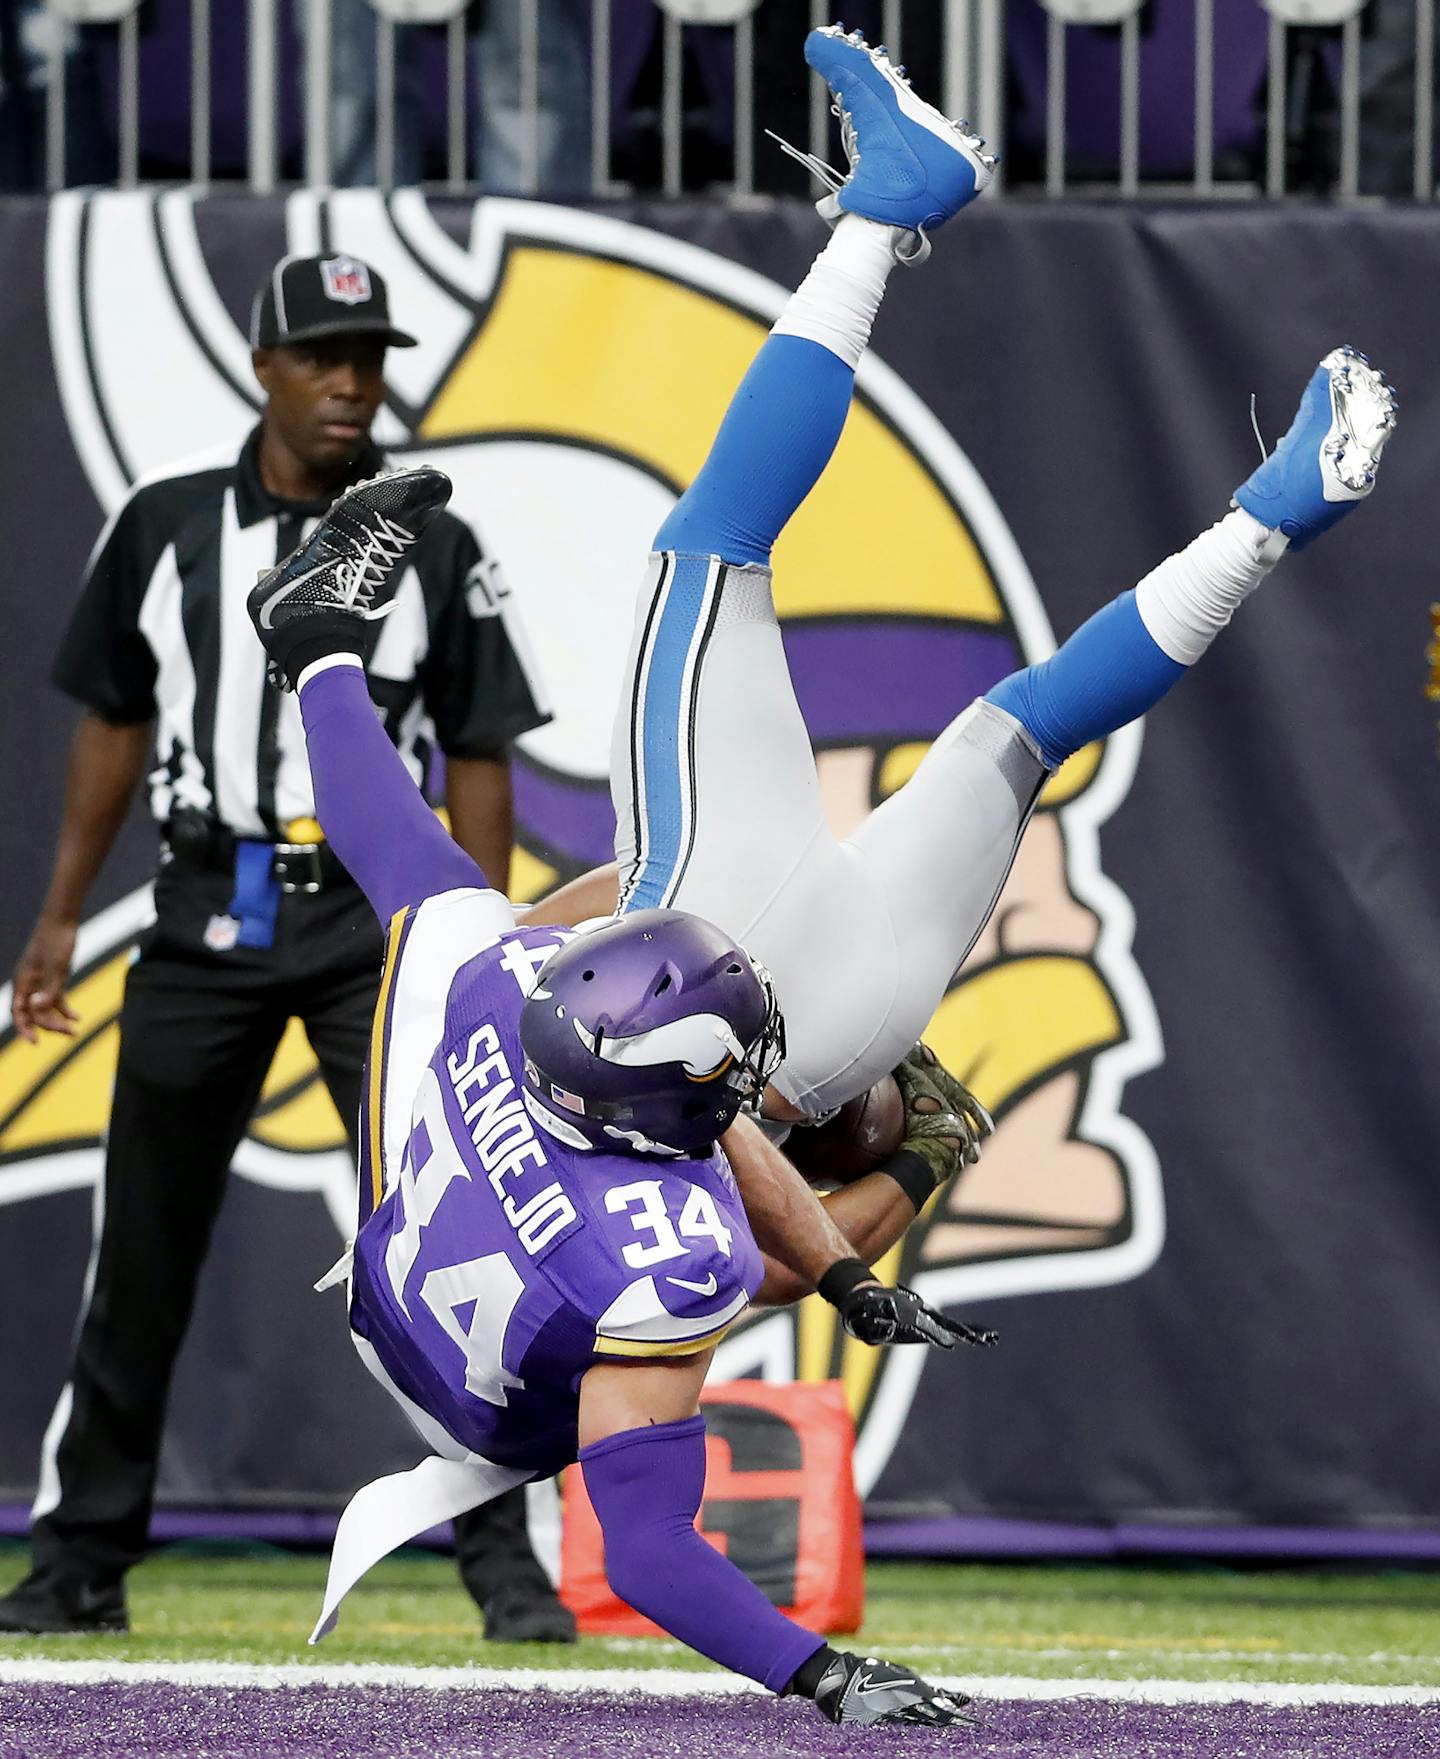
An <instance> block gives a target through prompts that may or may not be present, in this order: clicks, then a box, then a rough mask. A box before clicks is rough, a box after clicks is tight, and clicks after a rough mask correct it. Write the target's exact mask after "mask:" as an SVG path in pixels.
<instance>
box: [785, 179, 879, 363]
mask: <svg viewBox="0 0 1440 1759" xmlns="http://www.w3.org/2000/svg"><path fill="white" fill-rule="evenodd" d="M890 234H891V228H890V227H889V226H882V225H881V224H880V223H879V222H878V221H876V220H866V219H864V218H863V217H862V216H861V215H859V214H846V215H845V216H844V218H843V219H842V220H841V221H840V223H839V225H838V226H836V228H835V230H834V232H833V233H832V234H831V235H830V242H829V243H828V244H827V245H826V246H825V248H824V250H822V251H821V252H820V255H819V256H818V257H816V259H815V263H814V266H813V268H812V269H811V270H810V273H809V274H808V275H807V276H806V277H805V279H804V280H803V281H802V282H801V283H800V285H799V287H797V288H796V290H795V292H794V293H792V294H791V296H790V298H789V300H788V301H787V303H786V306H785V309H784V311H783V312H781V314H780V318H779V321H778V322H777V323H776V325H775V330H774V334H775V335H777V336H801V337H804V338H805V339H806V340H807V341H809V342H818V343H819V344H820V346H821V347H822V348H828V349H829V351H830V352H831V354H834V355H837V356H838V357H839V358H840V359H841V360H843V361H844V362H845V364H846V365H847V366H850V367H854V366H856V365H858V364H859V361H860V356H861V355H862V354H863V353H864V352H865V348H866V344H867V343H868V342H869V340H870V329H871V326H872V325H873V324H874V322H875V314H876V312H878V311H879V309H880V301H881V300H882V299H883V298H884V296H885V283H886V281H888V280H889V278H890V271H891V269H893V268H894V266H895V261H894V258H893V256H892V255H891V251H890Z"/></svg>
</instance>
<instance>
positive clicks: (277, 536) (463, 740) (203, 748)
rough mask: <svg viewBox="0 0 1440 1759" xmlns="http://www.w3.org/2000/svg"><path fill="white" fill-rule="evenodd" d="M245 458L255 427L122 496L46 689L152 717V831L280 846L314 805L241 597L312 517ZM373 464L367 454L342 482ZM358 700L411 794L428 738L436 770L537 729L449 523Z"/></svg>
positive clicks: (511, 648)
mask: <svg viewBox="0 0 1440 1759" xmlns="http://www.w3.org/2000/svg"><path fill="white" fill-rule="evenodd" d="M258 452H259V430H258V429H257V430H256V431H255V432H254V433H252V434H251V436H250V438H249V439H248V440H247V441H246V442H245V445H244V447H243V448H242V450H241V452H240V455H239V457H238V458H236V457H235V455H234V454H233V452H232V453H230V454H229V455H228V456H226V455H220V456H215V455H210V456H207V457H203V458H198V459H190V460H187V461H186V462H184V463H181V464H177V465H174V466H172V467H171V468H169V469H168V470H164V471H160V472H157V473H155V474H154V475H152V476H150V477H147V478H145V479H143V480H142V481H141V482H139V483H138V484H137V485H136V486H135V488H134V489H132V490H131V492H130V496H129V498H128V499H127V500H126V501H125V503H124V505H123V506H122V507H121V508H120V509H119V511H118V512H117V513H116V514H115V515H114V516H113V517H112V518H111V519H110V521H109V523H108V524H107V525H106V527H105V529H104V531H103V532H102V533H101V535H100V540H99V542H98V543H97V545H96V547H95V551H94V553H93V555H92V556H91V558H90V564H89V567H88V569H87V570H86V576H85V584H84V588H83V590H82V592H81V595H80V602H79V604H78V605H77V607H76V610H75V614H74V616H73V618H72V620H71V623H70V627H69V630H68V631H67V633H66V635H65V639H64V641H63V642H62V643H61V647H60V653H59V657H58V658H57V660H56V662H55V667H54V671H53V673H52V677H53V679H54V682H55V683H56V684H58V685H59V687H60V688H61V689H62V690H63V691H65V692H66V693H67V694H68V695H70V696H73V697H75V698H77V699H78V700H79V701H80V702H82V703H84V704H85V706H86V707H87V708H90V709H92V710H93V711H94V712H95V713H96V714H97V715H99V716H101V717H102V718H103V719H104V720H107V721H111V722H115V723H122V724H123V723H129V724H134V723H136V722H140V721H148V720H150V719H151V718H152V717H154V718H155V721H156V759H157V763H156V768H155V769H154V771H153V772H152V774H151V777H150V804H151V808H152V810H153V812H154V814H155V817H156V818H157V819H159V820H160V821H161V822H162V823H164V822H165V821H166V820H168V819H169V818H170V816H171V814H172V813H174V812H177V811H181V810H184V809H189V810H191V811H195V812H202V813H205V814H206V815H207V816H209V817H211V818H214V819H217V820H218V821H219V822H220V823H221V824H224V825H227V826H228V827H229V828H230V829H231V830H232V831H234V832H235V833H236V834H237V835H239V836H242V837H269V838H273V839H280V838H282V837H283V834H284V828H285V826H286V825H288V824H289V823H290V822H291V821H292V820H295V819H304V818H312V817H313V816H314V812H315V797H314V793H313V791H312V789H311V785H310V766H309V763H308V762H307V760H306V756H305V739H304V733H303V730H302V727H301V722H300V710H299V705H298V703H297V700H296V698H295V696H294V695H293V694H288V693H287V694H283V695H282V694H281V692H279V691H278V690H274V689H272V688H271V687H270V686H268V685H267V684H266V682H265V655H264V650H263V649H262V648H261V646H260V643H259V641H258V639H257V638H256V635H255V631H254V629H253V628H252V627H251V624H250V619H249V616H248V615H247V613H246V610H245V599H246V595H247V594H248V593H249V591H250V589H251V587H253V586H254V584H255V579H256V576H257V574H259V573H260V572H261V571H262V570H265V569H269V568H273V567H274V565H275V564H276V562H277V561H279V560H280V558H281V557H283V556H285V555H287V554H288V553H289V551H290V550H291V549H293V548H294V546H295V545H296V544H297V543H298V542H299V541H300V539H301V537H302V536H303V535H305V534H306V533H307V532H308V531H309V530H311V529H312V527H313V525H314V523H315V521H316V519H317V518H318V517H319V516H320V514H321V513H322V512H323V511H324V506H323V505H320V504H314V505H311V504H297V503H295V502H287V501H280V500H278V499H277V498H276V497H275V496H274V495H272V494H270V493H269V491H268V490H267V489H266V488H265V487H264V485H263V483H262V482H261V480H260V472H259V467H258V462H257V460H258ZM382 463H383V460H382V459H381V457H380V455H379V454H378V453H373V452H372V453H369V454H367V455H366V456H364V457H362V458H361V459H359V460H358V461H357V463H356V467H355V471H354V477H355V479H356V480H358V479H359V478H361V477H363V476H369V475H373V474H374V472H375V471H376V470H377V469H379V468H380V467H381V466H382ZM370 693H371V695H372V696H373V697H374V699H375V703H376V706H377V708H378V709H379V710H380V711H381V713H382V715H383V718H384V721H385V725H386V727H387V729H388V731H389V733H390V736H391V738H392V739H393V740H394V741H395V744H396V747H397V748H398V750H399V751H400V754H401V756H402V757H403V758H404V759H405V761H406V763H407V764H408V765H409V768H410V771H411V773H412V774H413V775H414V776H415V778H416V780H417V781H423V779H424V774H425V769H426V765H427V760H428V757H429V752H430V746H431V741H432V740H433V741H434V742H436V743H438V745H439V747H440V749H441V750H442V751H444V752H445V753H446V754H447V755H449V756H452V757H489V756H494V755H497V754H498V753H499V752H500V751H501V749H502V748H503V747H504V746H505V745H506V744H507V743H508V742H509V741H510V740H511V739H513V738H515V737H516V736H517V735H518V734H520V733H523V732H526V731H527V730H528V729H529V728H531V727H538V726H540V725H541V724H542V723H543V722H545V721H546V720H548V719H549V714H548V711H547V710H546V708H545V705H544V701H543V698H542V696H541V693H540V686H539V682H538V678H537V674H536V671H535V668H534V666H533V664H532V663H531V661H530V658H529V655H528V652H527V646H526V640H525V635H524V631H523V629H522V627H521V624H520V621H519V618H518V616H517V614H516V612H515V609H514V606H513V603H512V601H511V598H510V595H509V592H508V590H507V588H506V586H505V583H504V580H503V577H502V576H501V574H500V572H499V569H498V567H497V566H496V563H495V560H494V558H493V557H491V556H489V555H487V554H486V552H485V550H484V549H483V548H482V546H481V544H480V541H479V539H478V538H477V537H476V535H475V533H474V531H473V530H472V529H471V528H470V526H469V525H468V524H467V523H466V522H465V521H464V520H462V519H460V518H459V517H457V516H456V515H455V514H454V513H453V512H448V511H447V512H444V513H441V514H440V515H439V517H438V518H437V519H436V520H435V522H434V523H433V525H432V526H431V527H430V529H429V530H428V531H427V532H426V533H425V535H424V536H423V537H422V538H421V539H420V541H419V543H418V544H417V545H416V546H415V549H414V550H413V551H412V553H411V559H410V561H409V564H408V566H407V567H406V570H405V573H404V575H403V576H402V579H401V582H400V586H399V588H398V590H397V593H396V606H395V609H394V610H393V611H392V612H391V613H390V615H389V616H388V617H387V618H386V619H385V621H384V623H383V624H382V625H381V633H380V639H379V642H378V645H377V647H376V650H375V656H374V659H373V660H372V661H371V664H370Z"/></svg>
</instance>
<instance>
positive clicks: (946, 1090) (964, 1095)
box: [895, 1044, 995, 1167]
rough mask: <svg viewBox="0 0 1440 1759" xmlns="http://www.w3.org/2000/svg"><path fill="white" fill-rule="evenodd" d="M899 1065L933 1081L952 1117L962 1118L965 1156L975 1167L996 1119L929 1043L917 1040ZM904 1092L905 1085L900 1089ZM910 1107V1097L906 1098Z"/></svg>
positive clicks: (967, 1164) (968, 1164) (970, 1165)
mask: <svg viewBox="0 0 1440 1759" xmlns="http://www.w3.org/2000/svg"><path fill="white" fill-rule="evenodd" d="M900 1069H913V1070H914V1071H915V1073H916V1075H917V1076H923V1077H925V1078H926V1079H928V1081H929V1082H930V1085H931V1086H932V1088H933V1089H934V1090H935V1092H936V1094H937V1095H938V1096H939V1098H940V1099H941V1100H942V1102H943V1104H944V1109H945V1110H946V1111H948V1112H949V1113H950V1114H951V1115H952V1116H953V1117H957V1118H959V1119H961V1120H962V1134H963V1136H964V1149H963V1152H964V1160H965V1165H966V1166H967V1167H973V1166H974V1165H975V1163H976V1161H977V1160H979V1158H980V1144H981V1143H982V1142H983V1141H984V1140H985V1138H986V1137H987V1136H993V1135H994V1133H995V1120H994V1118H992V1117H991V1116H990V1114H989V1112H987V1111H986V1109H985V1107H984V1106H983V1105H981V1103H980V1101H979V1100H978V1099H976V1097H975V1095H974V1094H973V1093H971V1091H970V1089H969V1088H968V1087H967V1086H966V1085H965V1083H964V1082H963V1081H959V1080H957V1079H956V1078H955V1076H954V1075H952V1074H951V1073H950V1071H949V1070H948V1069H947V1068H946V1067H945V1065H944V1063H942V1062H941V1061H940V1059H939V1057H937V1056H936V1055H935V1053H934V1051H932V1050H931V1048H930V1046H929V1045H928V1044H917V1045H916V1046H915V1048H914V1049H913V1050H912V1051H911V1052H910V1055H909V1056H908V1057H906V1059H905V1061H904V1062H903V1063H902V1064H901V1065H900ZM900 1069H897V1070H896V1071H895V1079H896V1080H897V1081H899V1079H900ZM900 1091H901V1093H902V1094H903V1093H904V1091H905V1089H904V1087H903V1086H902V1087H901V1089H900ZM906 1111H907V1113H908V1111H909V1101H908V1100H907V1101H906Z"/></svg>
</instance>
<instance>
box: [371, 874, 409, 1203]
mask: <svg viewBox="0 0 1440 1759" xmlns="http://www.w3.org/2000/svg"><path fill="white" fill-rule="evenodd" d="M409 916H410V906H409V905H408V904H407V905H406V906H405V908H404V909H403V910H397V911H396V912H395V914H394V916H393V917H392V918H391V919H390V930H389V934H388V935H387V937H386V942H385V970H384V972H383V973H382V975H381V978H380V994H379V996H378V997H377V998H376V1001H375V1018H374V1021H373V1023H372V1024H371V1028H370V1068H369V1087H368V1092H367V1094H366V1109H367V1111H368V1113H369V1130H368V1141H369V1145H370V1209H371V1213H372V1214H373V1213H374V1211H375V1210H376V1209H378V1208H379V1206H380V1202H381V1200H382V1199H383V1197H384V1196H385V1158H384V1155H385V1150H384V1138H383V1133H382V1131H381V1128H380V1120H381V1116H382V1112H383V1107H384V1100H385V1045H386V1030H385V1029H386V1027H387V1026H388V1025H389V1021H390V1004H391V1002H392V1000H393V999H394V994H395V973H396V971H397V969H398V968H399V965H400V943H401V941H402V940H403V939H404V938H405V925H406V922H407V921H408V919H409Z"/></svg>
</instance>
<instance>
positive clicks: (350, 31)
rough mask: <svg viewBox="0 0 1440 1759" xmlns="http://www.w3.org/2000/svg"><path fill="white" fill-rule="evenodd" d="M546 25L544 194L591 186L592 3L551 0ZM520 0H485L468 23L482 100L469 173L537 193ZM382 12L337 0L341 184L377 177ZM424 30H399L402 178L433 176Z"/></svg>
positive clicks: (363, 1) (540, 164) (335, 115)
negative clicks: (428, 160)
mask: <svg viewBox="0 0 1440 1759" xmlns="http://www.w3.org/2000/svg"><path fill="white" fill-rule="evenodd" d="M536 14H537V18H538V23H539V39H540V40H539V59H540V65H539V107H538V113H537V119H536V126H537V129H538V139H537V141H536V149H535V183H534V186H533V190H534V192H535V193H538V194H541V195H554V196H566V195H585V194H588V193H589V190H590V183H591V169H590V166H591V157H590V14H591V6H590V0H545V3H544V4H543V5H540V6H537V7H536ZM523 25H524V20H523V9H522V5H521V0H484V3H483V4H482V5H481V6H480V7H479V10H478V13H477V16H476V20H475V22H474V24H473V25H472V26H471V27H470V29H469V40H470V65H471V68H472V69H473V74H474V81H475V97H476V101H475V103H474V104H473V105H472V106H471V107H470V119H471V129H470V154H471V163H470V165H469V168H468V169H469V174H470V176H471V177H472V178H473V179H474V180H475V181H476V182H478V183H479V184H480V185H481V186H482V187H483V188H484V189H485V190H487V191H488V192H490V193H491V194H494V195H527V194H530V193H532V185H531V183H530V180H529V175H528V162H527V151H526V148H527V142H526V138H525V131H526V128H527V126H528V119H527V117H526V114H525V110H524V108H523V107H522V103H521V73H522V61H523V54H524V41H523V36H524V31H523ZM375 40H376V18H375V7H374V6H373V5H372V4H371V0H334V3H333V10H332V13H331V42H332V54H333V56H334V71H333V75H332V81H331V83H332V88H333V91H334V93H335V99H334V104H333V108H332V112H331V115H332V132H331V151H332V154H333V166H334V181H335V182H336V183H337V184H341V185H352V184H369V183H374V182H375V181H376V178H377V173H378V170H379V167H378V165H377V161H376V153H375V140H376V124H377V121H378V110H377V92H376V67H375ZM420 47H421V42H420V36H419V33H418V32H417V31H415V30H413V29H404V28H401V29H397V31H396V33H395V168H394V174H395V182H397V183H401V184H408V183H418V182H420V181H421V179H422V178H423V176H424V175H425V147H426V141H425V118H426V112H427V105H426V101H425V92H424V89H423V85H422V80H421V66H420V57H419V50H420Z"/></svg>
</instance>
